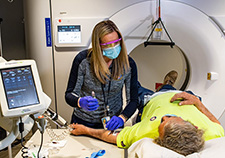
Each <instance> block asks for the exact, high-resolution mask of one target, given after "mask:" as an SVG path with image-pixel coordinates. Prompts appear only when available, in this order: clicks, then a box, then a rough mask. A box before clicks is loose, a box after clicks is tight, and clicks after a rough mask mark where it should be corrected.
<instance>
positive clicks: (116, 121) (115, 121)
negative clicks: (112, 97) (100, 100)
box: [106, 116, 124, 131]
mask: <svg viewBox="0 0 225 158" xmlns="http://www.w3.org/2000/svg"><path fill="white" fill-rule="evenodd" d="M123 125H124V122H123V119H122V118H121V117H117V116H113V117H112V118H111V119H110V120H109V122H108V123H107V124H106V128H107V129H108V130H111V131H114V130H115V129H117V128H119V127H122V126H123Z"/></svg>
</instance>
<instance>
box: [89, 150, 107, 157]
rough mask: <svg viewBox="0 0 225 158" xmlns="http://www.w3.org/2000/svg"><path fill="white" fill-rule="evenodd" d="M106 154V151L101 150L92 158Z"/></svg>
mask: <svg viewBox="0 0 225 158" xmlns="http://www.w3.org/2000/svg"><path fill="white" fill-rule="evenodd" d="M104 154H105V150H99V151H98V152H93V153H92V154H91V157H90V158H98V157H99V156H103V155H104Z"/></svg>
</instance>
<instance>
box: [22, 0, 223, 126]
mask: <svg viewBox="0 0 225 158" xmlns="http://www.w3.org/2000/svg"><path fill="white" fill-rule="evenodd" d="M223 6H225V2H224V1H223V0H216V1H210V0H199V1H195V0H188V1H187V0H162V1H161V14H162V21H163V22H164V24H165V27H166V28H167V31H168V32H169V34H170V36H171V38H172V39H173V41H174V42H175V44H176V46H175V47H174V48H170V47H169V46H148V47H144V45H143V42H144V41H145V40H146V39H147V37H148V35H149V33H150V31H151V24H152V22H154V21H155V20H156V19H157V14H156V13H157V11H156V9H157V2H156V0H123V1H121V0H114V1H110V2H109V1H104V0H95V1H88V0H76V1H74V0H63V1H61V0H54V1H53V0H52V1H51V0H49V1H48V0H39V1H30V0H24V12H25V28H26V30H25V31H26V39H27V41H26V42H27V52H28V54H29V56H30V57H31V58H33V59H35V60H36V62H37V65H38V69H39V74H40V78H41V81H42V86H43V89H44V91H45V92H46V93H47V94H48V96H50V97H51V98H52V100H53V101H52V105H51V106H52V107H53V108H55V110H56V111H58V113H59V114H60V115H61V116H62V117H64V118H65V119H66V120H67V121H70V116H71V113H72V109H71V107H69V106H68V105H67V104H66V102H65V99H64V92H65V89H66V86H67V80H68V76H69V72H70V67H71V64H72V61H73V59H74V57H75V55H76V54H77V53H78V52H79V51H80V50H82V49H87V48H88V47H90V46H91V44H90V38H91V31H92V28H93V27H94V25H95V24H96V23H97V22H99V21H101V20H104V19H111V20H113V21H114V22H115V23H116V24H117V26H118V27H119V29H120V30H121V32H122V34H123V36H124V38H125V42H126V46H127V50H128V52H129V54H130V55H131V56H132V57H133V58H134V59H135V61H136V63H137V66H138V73H139V81H140V82H141V83H142V85H143V86H145V87H147V88H150V89H154V88H155V83H160V82H162V79H163V77H164V75H165V74H166V73H167V72H168V71H170V70H172V69H175V70H177V71H178V73H179V78H178V81H177V82H176V84H175V87H176V88H178V89H183V90H184V89H186V90H187V89H188V90H192V91H194V92H195V93H196V94H197V95H199V96H201V97H202V98H203V103H204V104H205V105H206V106H207V108H208V109H209V110H210V111H212V113H213V114H214V115H215V116H216V117H217V118H218V119H219V120H220V122H221V123H222V125H223V127H225V115H224V109H225V103H224V89H225V69H224V68H225V62H224V61H225V37H224V35H225V32H224V30H225V11H224V9H223ZM45 18H50V24H51V25H48V27H50V29H49V28H48V31H49V32H48V33H49V34H50V35H51V36H50V37H51V39H50V40H52V41H51V42H52V43H50V45H46V40H47V39H48V38H47V37H46V32H47V31H46V29H47V27H46V21H45ZM61 24H63V25H80V26H81V28H82V29H81V31H80V33H81V44H78V45H70V44H68V45H66V44H65V45H60V44H59V43H57V25H61ZM161 39H162V40H168V39H167V36H166V35H165V33H162V37H161ZM207 75H211V76H207Z"/></svg>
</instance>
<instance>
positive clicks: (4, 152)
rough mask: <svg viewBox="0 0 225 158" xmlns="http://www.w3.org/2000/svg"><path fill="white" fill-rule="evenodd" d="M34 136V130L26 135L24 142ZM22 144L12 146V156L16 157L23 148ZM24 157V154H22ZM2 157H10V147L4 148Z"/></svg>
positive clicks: (1, 152) (0, 154)
mask: <svg viewBox="0 0 225 158" xmlns="http://www.w3.org/2000/svg"><path fill="white" fill-rule="evenodd" d="M31 136H32V132H30V133H29V134H28V135H27V136H26V137H25V142H23V144H25V143H26V141H28V140H29V139H30V137H31ZM21 148H22V146H21V144H17V145H16V146H14V147H12V157H15V156H16V154H17V153H18V152H19V151H20V150H21ZM21 157H22V156H21ZM0 158H9V154H8V149H7V150H2V151H0Z"/></svg>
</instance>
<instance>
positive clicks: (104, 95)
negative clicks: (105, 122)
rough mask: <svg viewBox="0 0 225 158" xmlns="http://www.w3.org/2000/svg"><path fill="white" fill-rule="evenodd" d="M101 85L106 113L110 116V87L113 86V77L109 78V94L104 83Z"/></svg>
mask: <svg viewBox="0 0 225 158" xmlns="http://www.w3.org/2000/svg"><path fill="white" fill-rule="evenodd" d="M101 87H102V93H103V98H104V105H105V115H106V116H109V108H107V106H108V98H109V91H110V87H111V79H110V80H109V86H108V95H107V96H106V94H105V91H104V85H103V84H102V83H101Z"/></svg>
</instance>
